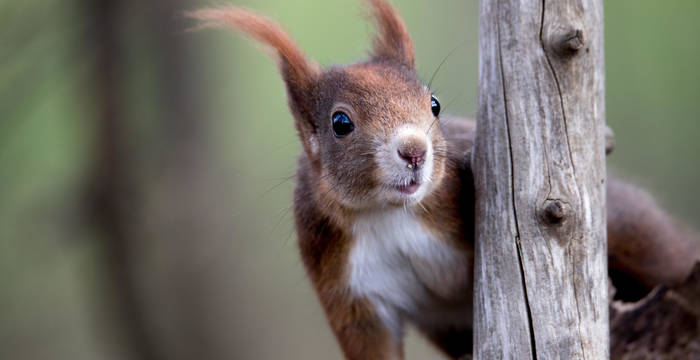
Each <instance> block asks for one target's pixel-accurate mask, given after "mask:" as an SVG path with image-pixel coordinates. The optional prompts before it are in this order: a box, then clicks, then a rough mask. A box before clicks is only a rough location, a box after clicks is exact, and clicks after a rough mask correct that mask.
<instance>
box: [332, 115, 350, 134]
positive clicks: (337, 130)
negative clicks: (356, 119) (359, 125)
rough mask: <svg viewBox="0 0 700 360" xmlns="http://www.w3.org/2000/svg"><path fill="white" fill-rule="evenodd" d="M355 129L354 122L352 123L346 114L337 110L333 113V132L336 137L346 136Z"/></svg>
mask: <svg viewBox="0 0 700 360" xmlns="http://www.w3.org/2000/svg"><path fill="white" fill-rule="evenodd" d="M353 130H355V124H353V123H352V121H351V120H350V117H349V116H348V114H346V113H344V112H342V111H338V112H336V113H334V114H333V134H334V135H335V137H337V138H341V137H345V136H348V134H350V133H351V132H352V131H353Z"/></svg>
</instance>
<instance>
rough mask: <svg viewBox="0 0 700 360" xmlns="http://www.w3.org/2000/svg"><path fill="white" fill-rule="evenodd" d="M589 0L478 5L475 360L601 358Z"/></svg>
mask: <svg viewBox="0 0 700 360" xmlns="http://www.w3.org/2000/svg"><path fill="white" fill-rule="evenodd" d="M602 14H603V11H602V1H601V0H579V1H574V0H557V1H554V0H544V1H541V2H540V1H527V0H500V1H498V0H484V1H482V4H481V16H480V44H479V49H480V55H479V56H480V57H479V86H480V88H479V89H480V91H479V114H478V125H477V136H476V144H475V148H474V152H473V159H472V163H473V168H474V176H475V188H476V189H475V190H476V214H477V215H476V254H475V274H474V277H475V283H476V287H475V291H474V304H475V308H474V311H475V323H474V328H475V335H474V355H475V358H477V359H494V358H517V359H524V358H533V359H537V358H540V359H606V358H608V357H609V345H608V344H609V330H608V303H607V299H608V297H607V248H606V247H607V244H606V235H605V226H606V223H605V218H606V216H605V184H604V183H605V153H604V149H605V136H604V129H605V110H604V109H605V103H604V59H603V18H602Z"/></svg>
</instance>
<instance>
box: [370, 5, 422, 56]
mask: <svg viewBox="0 0 700 360" xmlns="http://www.w3.org/2000/svg"><path fill="white" fill-rule="evenodd" d="M365 1H366V2H367V4H368V5H369V6H370V10H371V14H372V18H373V19H374V22H375V25H376V27H377V31H378V33H377V36H376V37H375V39H374V47H373V49H372V57H373V58H375V59H389V60H394V61H397V62H399V63H401V64H403V65H406V66H408V67H410V68H414V67H415V49H414V47H413V41H412V40H411V36H410V35H409V33H408V29H407V28H406V24H404V22H403V19H401V16H400V15H399V13H398V11H397V10H396V9H395V8H394V7H393V6H391V4H389V2H388V1H387V0H365Z"/></svg>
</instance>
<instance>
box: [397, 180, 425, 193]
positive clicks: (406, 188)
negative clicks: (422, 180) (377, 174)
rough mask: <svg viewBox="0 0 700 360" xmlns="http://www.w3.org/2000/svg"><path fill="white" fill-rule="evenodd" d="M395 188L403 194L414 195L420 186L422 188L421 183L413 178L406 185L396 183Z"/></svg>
mask: <svg viewBox="0 0 700 360" xmlns="http://www.w3.org/2000/svg"><path fill="white" fill-rule="evenodd" d="M394 188H395V189H396V190H398V191H399V192H400V193H402V194H406V195H413V194H414V193H415V192H416V191H418V188H420V184H419V183H418V182H416V181H415V180H411V182H410V183H408V184H406V185H396V186H394Z"/></svg>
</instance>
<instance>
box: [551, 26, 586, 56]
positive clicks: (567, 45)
mask: <svg viewBox="0 0 700 360" xmlns="http://www.w3.org/2000/svg"><path fill="white" fill-rule="evenodd" d="M552 40H553V42H552V48H553V50H554V51H555V52H556V53H557V54H559V55H560V56H571V55H573V54H575V53H577V52H578V51H579V50H581V49H582V48H583V46H584V45H586V39H585V38H584V36H583V30H581V29H577V28H570V29H566V30H561V32H559V34H556V35H554V37H553V39H552Z"/></svg>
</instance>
